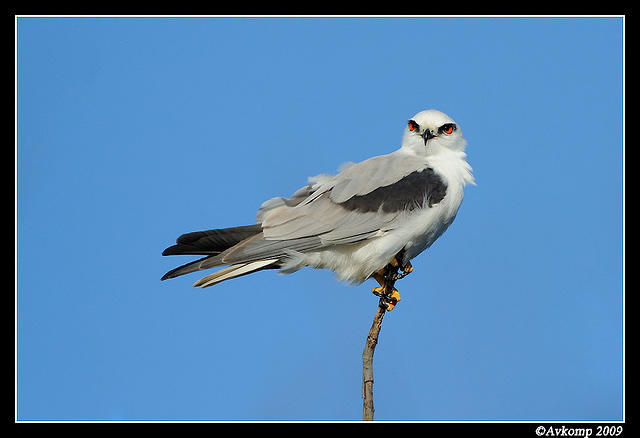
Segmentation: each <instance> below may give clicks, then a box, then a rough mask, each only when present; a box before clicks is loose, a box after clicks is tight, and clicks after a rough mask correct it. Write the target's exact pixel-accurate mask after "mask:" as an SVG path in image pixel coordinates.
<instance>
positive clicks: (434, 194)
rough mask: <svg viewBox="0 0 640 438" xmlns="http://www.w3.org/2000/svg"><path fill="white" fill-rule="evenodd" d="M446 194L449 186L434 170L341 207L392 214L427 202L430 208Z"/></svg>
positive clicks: (344, 203) (421, 205)
mask: <svg viewBox="0 0 640 438" xmlns="http://www.w3.org/2000/svg"><path fill="white" fill-rule="evenodd" d="M446 194H447V185H446V183H445V182H444V181H443V180H442V178H440V176H439V175H438V174H437V173H435V172H434V171H433V169H432V168H430V167H427V168H426V169H424V170H422V171H416V172H413V173H410V174H409V175H407V176H405V177H404V178H402V179H401V180H399V181H398V182H395V183H393V184H391V185H388V186H385V187H379V188H377V189H375V190H374V191H372V192H371V193H367V194H366V195H362V196H354V197H352V198H350V199H347V200H346V201H345V202H343V203H341V204H339V205H341V206H342V207H344V208H346V209H347V210H358V211H359V212H361V213H366V212H375V211H378V210H379V209H380V207H382V211H383V212H385V213H392V212H397V211H403V210H409V211H411V210H414V209H416V208H421V207H424V204H425V202H426V203H427V205H428V206H429V207H431V206H433V205H435V204H437V203H438V202H440V201H442V199H443V198H444V196H445V195H446Z"/></svg>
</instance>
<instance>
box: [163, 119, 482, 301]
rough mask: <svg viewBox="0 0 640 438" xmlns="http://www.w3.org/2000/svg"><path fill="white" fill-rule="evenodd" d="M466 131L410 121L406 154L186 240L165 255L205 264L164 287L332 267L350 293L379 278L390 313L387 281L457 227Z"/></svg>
mask: <svg viewBox="0 0 640 438" xmlns="http://www.w3.org/2000/svg"><path fill="white" fill-rule="evenodd" d="M466 145H467V141H466V139H465V138H464V136H463V134H462V129H461V127H460V125H459V124H458V123H456V122H455V121H454V120H453V119H452V118H451V117H449V116H448V115H447V114H445V113H443V112H441V111H438V110H435V109H429V110H424V111H420V112H418V113H417V114H415V115H414V116H413V117H411V118H410V119H409V120H408V122H407V124H406V126H405V128H404V132H403V135H402V143H401V146H400V147H399V148H398V149H396V150H394V151H393V152H391V153H388V154H385V155H379V156H374V157H371V158H368V159H366V160H364V161H361V162H359V163H352V162H348V163H346V164H343V165H342V166H341V167H340V168H339V169H338V173H337V174H335V175H331V174H320V175H316V176H313V177H309V178H308V180H307V184H306V185H304V186H302V187H301V188H299V189H298V190H297V191H295V192H294V193H293V194H292V195H291V196H290V197H288V198H287V197H282V196H279V197H274V198H271V199H269V200H267V201H265V202H264V203H262V205H261V206H260V208H259V209H258V212H257V215H256V223H255V224H251V225H242V226H236V227H230V228H219V229H210V230H204V231H194V232H190V233H186V234H182V235H181V236H179V237H178V238H177V239H176V243H175V244H174V245H172V246H170V247H168V248H166V249H165V250H164V251H163V252H162V255H163V256H168V255H198V256H204V257H202V258H199V259H197V260H195V261H191V262H189V263H186V264H184V265H181V266H178V267H177V268H175V269H172V270H170V271H169V272H167V273H166V274H164V276H162V278H161V280H166V279H169V278H174V277H178V276H181V275H185V274H189V273H192V272H196V271H200V270H205V269H211V268H221V269H219V270H217V271H215V272H213V273H211V274H209V275H207V276H205V277H203V278H201V279H199V280H198V281H196V282H195V283H194V284H193V286H194V287H201V288H206V287H210V286H213V285H215V284H218V283H220V282H222V281H226V280H229V279H232V278H237V277H240V276H244V275H247V274H250V273H253V272H258V271H262V270H267V269H278V270H279V272H280V273H284V274H290V273H293V272H296V271H298V270H300V269H302V268H303V267H307V266H309V267H312V268H319V269H328V270H331V271H333V272H334V273H335V274H336V275H337V278H338V280H340V281H343V282H347V283H349V284H352V285H359V284H362V283H363V282H364V281H366V280H368V279H370V278H373V279H375V280H376V281H377V282H378V283H379V284H380V286H379V287H375V288H373V289H372V292H373V293H374V294H375V295H378V296H380V297H381V299H382V298H384V304H385V305H386V307H387V310H392V309H393V308H394V306H395V305H396V304H397V302H398V301H400V299H401V297H400V294H399V293H398V291H397V289H395V287H393V286H392V287H391V288H389V285H388V283H389V282H388V278H389V277H388V274H389V272H390V271H391V270H393V268H395V272H396V274H397V273H398V272H399V271H402V274H400V276H404V275H407V274H409V273H411V272H412V271H413V266H412V264H411V260H412V259H413V258H415V257H416V256H417V255H418V254H420V253H422V252H423V251H424V250H426V249H427V248H429V247H430V246H431V245H432V244H433V243H434V242H435V241H436V239H438V238H439V237H440V236H441V235H442V233H444V231H445V230H446V229H447V228H448V227H449V226H450V225H451V223H452V222H453V220H454V219H455V217H456V215H457V213H458V210H459V208H460V205H461V203H462V199H463V197H464V187H465V186H466V185H467V184H472V185H475V180H474V176H473V169H472V168H471V165H470V164H469V163H468V162H467V160H466V157H467V154H466V152H465V148H466Z"/></svg>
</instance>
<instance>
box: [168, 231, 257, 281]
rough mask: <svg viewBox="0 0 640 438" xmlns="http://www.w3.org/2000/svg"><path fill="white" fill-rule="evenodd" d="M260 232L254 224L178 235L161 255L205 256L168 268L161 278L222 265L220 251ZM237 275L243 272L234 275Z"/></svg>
mask: <svg viewBox="0 0 640 438" xmlns="http://www.w3.org/2000/svg"><path fill="white" fill-rule="evenodd" d="M261 232H262V226H261V225H260V224H256V225H247V226H242V227H231V228H222V229H216V230H206V231H195V232H193V233H187V234H183V235H181V236H180V237H178V239H177V240H176V244H175V245H173V246H170V247H169V248H167V249H165V250H164V251H163V252H162V255H164V256H166V255H205V256H206V257H203V258H201V259H198V260H195V261H193V262H189V263H187V264H184V265H182V266H178V267H177V268H175V269H172V270H170V271H169V272H167V273H166V274H164V275H163V276H162V280H166V279H168V278H174V277H178V276H180V275H185V274H189V273H191V272H195V271H199V270H201V269H209V268H212V267H216V266H223V265H224V264H225V263H223V262H222V257H221V256H220V254H221V253H223V252H224V251H226V250H227V249H229V248H231V247H233V246H235V245H237V244H238V243H240V242H242V241H243V240H245V239H247V238H249V237H252V236H255V235H256V234H260V233H261ZM230 267H231V266H230ZM246 273H249V272H246ZM239 275H244V274H238V275H235V276H239ZM227 278H232V277H226V278H224V279H225V280H226V279H227ZM219 281H222V280H219ZM212 284H215V283H212Z"/></svg>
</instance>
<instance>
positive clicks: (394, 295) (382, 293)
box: [371, 286, 402, 311]
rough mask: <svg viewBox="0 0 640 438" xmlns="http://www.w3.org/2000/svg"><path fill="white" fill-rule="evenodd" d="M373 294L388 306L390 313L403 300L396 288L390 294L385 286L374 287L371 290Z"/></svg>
mask: <svg viewBox="0 0 640 438" xmlns="http://www.w3.org/2000/svg"><path fill="white" fill-rule="evenodd" d="M371 292H372V293H373V294H374V295H376V296H378V297H380V298H381V299H382V303H383V304H385V305H386V306H387V310H388V311H391V310H393V308H394V307H395V306H396V304H397V303H398V301H400V300H401V299H402V298H400V293H399V292H398V289H396V288H394V289H393V290H392V291H391V293H388V292H387V291H386V288H385V286H380V287H374V288H373V289H371Z"/></svg>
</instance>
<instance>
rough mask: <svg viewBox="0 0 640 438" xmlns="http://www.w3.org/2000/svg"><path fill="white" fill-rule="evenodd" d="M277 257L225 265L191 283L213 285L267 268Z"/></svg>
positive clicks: (201, 285) (204, 285)
mask: <svg viewBox="0 0 640 438" xmlns="http://www.w3.org/2000/svg"><path fill="white" fill-rule="evenodd" d="M277 261H278V259H267V260H258V261H257V262H250V263H238V264H235V265H231V266H227V267H226V268H223V269H220V270H219V271H216V272H214V273H213V274H209V275H207V276H206V277H203V278H201V279H200V280H198V281H196V282H195V283H193V286H194V287H195V286H200V287H201V288H205V287H209V286H213V285H214V284H218V283H220V282H221V281H225V280H229V279H231V278H236V277H241V276H243V275H247V274H251V273H252V272H256V271H260V270H262V269H268V267H269V266H270V265H273V264H274V263H276V262H277Z"/></svg>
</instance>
